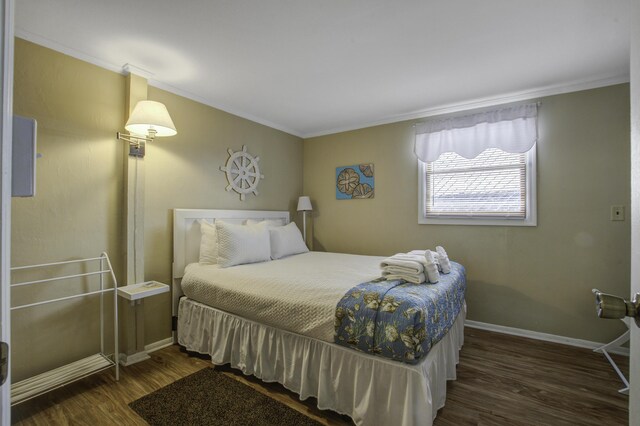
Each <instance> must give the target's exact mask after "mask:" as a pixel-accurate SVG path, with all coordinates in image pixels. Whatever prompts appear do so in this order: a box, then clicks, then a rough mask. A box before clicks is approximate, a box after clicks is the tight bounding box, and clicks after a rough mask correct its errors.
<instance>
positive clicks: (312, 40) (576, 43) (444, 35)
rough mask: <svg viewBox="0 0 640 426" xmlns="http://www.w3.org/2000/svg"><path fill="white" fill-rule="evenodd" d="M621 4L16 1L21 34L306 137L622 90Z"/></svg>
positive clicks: (624, 12) (606, 0)
mask: <svg viewBox="0 0 640 426" xmlns="http://www.w3.org/2000/svg"><path fill="white" fill-rule="evenodd" d="M629 1H630V0H527V1H524V0H521V1H514V0H482V1H476V0H395V1H394V0H386V1H385V0H322V1H320V0H318V1H311V0H306V1H305V0H270V1H264V0H217V1H213V0H189V1H177V0H136V1H131V0H108V1H105V0H19V1H17V2H16V35H18V36H19V37H23V38H26V39H28V40H31V41H34V42H36V43H39V44H42V45H45V46H48V47H51V48H54V49H56V50H59V51H62V52H64V53H67V54H70V55H72V56H76V57H78V58H80V59H84V60H88V61H90V62H93V63H95V64H98V65H101V66H104V67H106V68H109V69H113V70H116V71H120V70H121V69H122V66H123V65H124V64H127V63H129V64H133V65H135V66H136V67H139V68H141V69H143V70H146V71H148V72H149V73H150V75H149V76H148V77H149V79H150V84H152V85H154V86H157V87H160V88H163V89H167V90H170V91H173V92H175V93H178V94H181V95H185V96H187V97H190V98H193V99H195V100H198V101H201V102H203V103H206V104H208V105H212V106H215V107H218V108H221V109H223V110H226V111H228V112H231V113H234V114H237V115H240V116H243V117H246V118H249V119H252V120H255V121H258V122H260V123H263V124H267V125H270V126H272V127H275V128H278V129H281V130H285V131H287V132H289V133H292V134H295V135H298V136H302V137H309V136H313V135H319V134H327V133H333V132H336V131H341V130H347V129H355V128H359V127H365V126H368V125H372V124H380V123H385V122H391V121H398V120H401V119H407V118H415V117H420V116H424V115H428V114H430V113H433V112H437V111H446V110H447V108H449V107H452V108H461V107H462V105H466V106H467V107H469V106H473V105H479V104H481V102H482V101H485V102H494V103H495V102H500V101H504V100H506V99H514V98H515V97H517V96H519V97H521V98H522V97H527V96H529V97H532V96H535V95H538V94H547V93H552V92H554V91H555V92H562V91H568V90H572V89H578V88H586V87H597V86H602V85H606V84H611V83H616V82H622V81H628V72H629V32H630V27H629V25H630V24H629V19H628V15H629V9H630V5H629ZM449 109H451V108H449Z"/></svg>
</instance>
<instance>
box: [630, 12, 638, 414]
mask: <svg viewBox="0 0 640 426" xmlns="http://www.w3.org/2000/svg"><path fill="white" fill-rule="evenodd" d="M630 53H631V73H630V77H631V78H630V80H631V297H633V295H634V294H635V293H638V292H640V2H639V1H637V0H636V1H632V2H631V52H630ZM630 329H631V345H630V349H631V354H630V357H629V370H630V378H629V382H630V384H631V389H630V392H629V424H630V425H637V424H638V421H639V420H638V419H640V328H639V327H637V326H636V324H635V323H634V321H631V328H630Z"/></svg>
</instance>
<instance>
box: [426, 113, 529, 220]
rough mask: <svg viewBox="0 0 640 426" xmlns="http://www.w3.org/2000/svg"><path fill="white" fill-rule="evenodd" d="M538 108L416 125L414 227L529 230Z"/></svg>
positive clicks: (442, 119) (458, 117)
mask: <svg viewBox="0 0 640 426" xmlns="http://www.w3.org/2000/svg"><path fill="white" fill-rule="evenodd" d="M538 106H539V104H538V103H530V104H522V105H513V106H507V107H501V108H499V109H494V110H484V111H480V112H475V113H470V114H467V115H461V116H451V117H445V118H434V119H431V120H427V121H425V122H423V123H418V124H416V125H415V132H416V141H415V146H414V153H415V155H416V157H418V160H419V161H418V164H419V170H420V172H419V178H418V182H419V185H418V187H419V192H418V200H419V203H418V223H426V224H430V223H433V224H452V225H453V224H458V225H512V226H535V225H536V142H537V140H538Z"/></svg>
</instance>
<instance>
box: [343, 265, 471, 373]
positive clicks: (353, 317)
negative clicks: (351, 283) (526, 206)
mask: <svg viewBox="0 0 640 426" xmlns="http://www.w3.org/2000/svg"><path fill="white" fill-rule="evenodd" d="M465 289H466V271H465V269H464V267H463V266H462V265H460V264H459V263H456V262H451V273H449V274H446V275H444V274H441V275H440V281H439V282H438V283H436V284H411V283H407V282H406V281H403V280H396V281H384V280H383V279H382V278H379V279H377V280H374V281H370V282H366V283H362V284H359V285H357V286H355V287H353V288H352V289H351V290H349V291H348V292H347V294H345V295H344V297H343V298H342V299H341V300H340V302H338V306H337V307H336V318H335V329H336V331H335V338H334V340H335V342H336V343H338V344H339V345H342V346H347V347H350V348H353V349H357V350H360V351H363V352H368V353H371V354H375V355H380V356H384V357H387V358H391V359H394V360H398V361H404V362H407V363H410V364H415V363H417V362H418V361H419V360H420V359H421V358H422V357H424V356H425V355H426V354H427V353H428V352H429V351H430V350H431V348H432V347H433V345H435V344H436V343H438V342H439V341H440V339H442V337H443V336H444V335H445V334H446V333H447V331H449V329H450V328H451V326H452V325H453V323H454V322H455V320H456V318H457V317H458V314H459V313H460V310H461V309H462V307H463V305H464V292H465Z"/></svg>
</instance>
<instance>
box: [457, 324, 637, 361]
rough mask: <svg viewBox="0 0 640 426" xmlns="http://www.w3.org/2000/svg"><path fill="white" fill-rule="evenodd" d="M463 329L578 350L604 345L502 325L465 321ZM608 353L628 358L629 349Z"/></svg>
mask: <svg viewBox="0 0 640 426" xmlns="http://www.w3.org/2000/svg"><path fill="white" fill-rule="evenodd" d="M464 325H465V327H471V328H479V329H481V330H487V331H495V332H496V333H503V334H511V335H514V336H520V337H528V338H529V339H536V340H544V341H546V342H553V343H560V344H563V345H569V346H577V347H579V348H587V349H592V350H593V349H596V348H599V347H600V346H602V345H604V344H605V343H598V342H592V341H590V340H582V339H574V338H572V337H565V336H557V335H555V334H547V333H540V332H538V331H531V330H524V329H522V328H515V327H506V326H504V325H496V324H489V323H486V322H479V321H471V320H466V321H465V322H464ZM608 352H611V353H614V354H618V355H625V356H629V349H627V348H615V349H609V350H608Z"/></svg>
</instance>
